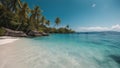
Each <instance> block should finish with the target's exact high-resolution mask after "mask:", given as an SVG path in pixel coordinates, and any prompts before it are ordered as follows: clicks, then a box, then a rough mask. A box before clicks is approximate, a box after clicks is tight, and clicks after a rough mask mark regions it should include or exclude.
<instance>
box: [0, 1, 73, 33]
mask: <svg viewBox="0 0 120 68" xmlns="http://www.w3.org/2000/svg"><path fill="white" fill-rule="evenodd" d="M42 11H43V10H42V9H41V8H40V7H39V6H35V7H34V8H29V5H28V3H26V2H22V1H21V0H0V33H1V35H2V34H4V29H1V28H3V27H4V28H7V29H11V30H14V31H22V32H24V33H26V34H29V32H31V31H32V32H33V33H37V35H38V33H73V30H71V29H69V25H67V26H66V27H59V28H58V25H60V24H61V19H60V18H59V17H56V19H55V24H53V25H55V26H54V27H51V21H50V20H48V19H47V18H46V17H45V16H44V15H43V14H42ZM56 27H57V28H56Z"/></svg>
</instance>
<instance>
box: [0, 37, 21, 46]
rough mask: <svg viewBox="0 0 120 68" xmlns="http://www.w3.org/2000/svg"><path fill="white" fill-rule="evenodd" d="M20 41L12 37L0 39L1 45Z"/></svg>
mask: <svg viewBox="0 0 120 68" xmlns="http://www.w3.org/2000/svg"><path fill="white" fill-rule="evenodd" d="M17 40H19V38H17V37H11V36H1V37H0V45H4V44H8V43H13V42H15V41H17Z"/></svg>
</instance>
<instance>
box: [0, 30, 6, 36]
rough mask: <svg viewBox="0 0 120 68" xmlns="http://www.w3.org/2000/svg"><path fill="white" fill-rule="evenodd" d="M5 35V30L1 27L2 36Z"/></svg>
mask: <svg viewBox="0 0 120 68" xmlns="http://www.w3.org/2000/svg"><path fill="white" fill-rule="evenodd" d="M3 35H5V30H3V29H2V28H0V36H3Z"/></svg>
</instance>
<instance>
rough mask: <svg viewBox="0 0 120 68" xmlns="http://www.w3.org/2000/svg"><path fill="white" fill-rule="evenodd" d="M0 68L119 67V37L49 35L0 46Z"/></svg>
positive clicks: (109, 35)
mask: <svg viewBox="0 0 120 68" xmlns="http://www.w3.org/2000/svg"><path fill="white" fill-rule="evenodd" d="M0 60H1V61H0V68H120V35H119V34H117V35H115V34H52V35H50V36H48V37H36V38H32V39H22V40H20V41H17V42H16V43H12V44H9V45H6V46H1V47H0Z"/></svg>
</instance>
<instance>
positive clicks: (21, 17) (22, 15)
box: [17, 3, 29, 30]
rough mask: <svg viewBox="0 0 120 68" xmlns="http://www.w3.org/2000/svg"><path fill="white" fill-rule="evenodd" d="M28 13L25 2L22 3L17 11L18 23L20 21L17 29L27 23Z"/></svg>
mask: <svg viewBox="0 0 120 68" xmlns="http://www.w3.org/2000/svg"><path fill="white" fill-rule="evenodd" d="M28 13H29V7H28V4H27V3H24V4H23V7H22V9H21V10H20V11H19V14H18V15H19V23H21V24H20V25H19V26H18V28H17V30H19V29H20V28H21V26H23V25H24V24H26V23H27V21H28Z"/></svg>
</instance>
